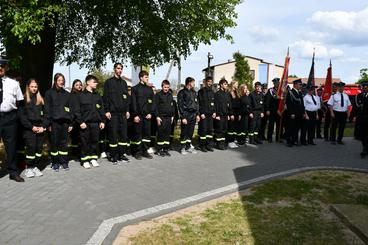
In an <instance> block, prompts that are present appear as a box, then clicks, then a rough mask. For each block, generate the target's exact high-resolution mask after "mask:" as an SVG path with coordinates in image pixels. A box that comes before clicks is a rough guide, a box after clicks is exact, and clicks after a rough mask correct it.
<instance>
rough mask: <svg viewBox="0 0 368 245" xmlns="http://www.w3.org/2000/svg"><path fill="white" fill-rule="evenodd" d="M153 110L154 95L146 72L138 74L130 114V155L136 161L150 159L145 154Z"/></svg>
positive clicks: (149, 138)
mask: <svg viewBox="0 0 368 245" xmlns="http://www.w3.org/2000/svg"><path fill="white" fill-rule="evenodd" d="M154 111H155V109H154V93H153V90H152V88H151V87H149V86H148V72H147V71H141V72H140V73H139V83H138V84H137V85H135V86H134V87H133V88H132V104H131V114H132V118H133V122H134V132H133V135H132V138H131V141H130V143H131V149H132V154H133V155H134V157H135V158H136V159H138V160H141V159H142V156H143V157H146V158H149V159H152V155H151V154H149V153H148V152H147V150H148V149H149V148H150V143H151V119H152V116H153V113H154Z"/></svg>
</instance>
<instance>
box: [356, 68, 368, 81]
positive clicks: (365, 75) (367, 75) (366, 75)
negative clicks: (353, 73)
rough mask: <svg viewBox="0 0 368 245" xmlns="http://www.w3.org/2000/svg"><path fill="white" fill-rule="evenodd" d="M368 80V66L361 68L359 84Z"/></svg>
mask: <svg viewBox="0 0 368 245" xmlns="http://www.w3.org/2000/svg"><path fill="white" fill-rule="evenodd" d="M364 82H368V68H363V69H361V70H360V78H359V80H358V81H357V83H358V84H361V83H364Z"/></svg>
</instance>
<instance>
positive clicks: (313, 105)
mask: <svg viewBox="0 0 368 245" xmlns="http://www.w3.org/2000/svg"><path fill="white" fill-rule="evenodd" d="M316 88H317V87H316V86H307V87H306V88H305V89H306V90H307V94H306V95H305V96H304V98H303V100H304V107H305V119H306V124H307V125H306V127H305V129H304V130H302V136H301V137H302V138H303V137H304V138H303V140H304V142H305V137H306V135H308V144H309V145H316V143H314V137H315V135H316V122H317V120H318V110H319V109H320V108H321V98H320V97H319V96H317V95H314V94H313V93H314V90H315V89H316Z"/></svg>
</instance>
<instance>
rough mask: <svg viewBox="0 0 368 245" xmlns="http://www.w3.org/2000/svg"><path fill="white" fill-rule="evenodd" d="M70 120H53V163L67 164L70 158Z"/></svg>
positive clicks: (51, 149)
mask: <svg viewBox="0 0 368 245" xmlns="http://www.w3.org/2000/svg"><path fill="white" fill-rule="evenodd" d="M69 125H70V122H69V121H66V120H57V121H52V122H51V133H50V144H51V147H50V154H51V161H52V164H67V163H68V162H69V159H68V128H69Z"/></svg>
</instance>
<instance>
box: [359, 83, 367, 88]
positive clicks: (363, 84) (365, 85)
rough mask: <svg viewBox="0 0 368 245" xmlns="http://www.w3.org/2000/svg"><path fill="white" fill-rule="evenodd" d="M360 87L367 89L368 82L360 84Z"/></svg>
mask: <svg viewBox="0 0 368 245" xmlns="http://www.w3.org/2000/svg"><path fill="white" fill-rule="evenodd" d="M360 86H362V87H367V86H368V82H362V83H361V84H360Z"/></svg>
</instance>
